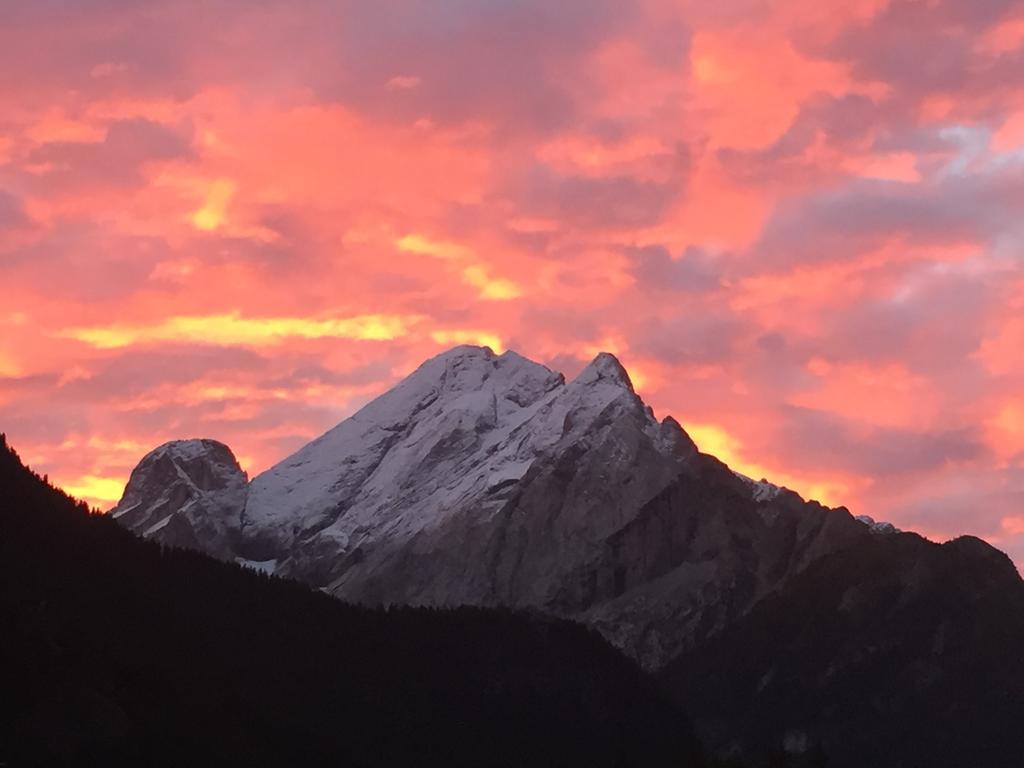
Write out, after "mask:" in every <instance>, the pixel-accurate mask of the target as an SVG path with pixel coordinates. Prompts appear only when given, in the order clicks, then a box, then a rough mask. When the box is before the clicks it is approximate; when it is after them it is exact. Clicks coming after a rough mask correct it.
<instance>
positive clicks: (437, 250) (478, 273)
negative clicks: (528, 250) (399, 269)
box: [395, 234, 522, 301]
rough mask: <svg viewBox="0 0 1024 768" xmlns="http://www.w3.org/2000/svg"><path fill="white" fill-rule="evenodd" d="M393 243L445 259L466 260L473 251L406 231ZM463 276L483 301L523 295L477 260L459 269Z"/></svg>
mask: <svg viewBox="0 0 1024 768" xmlns="http://www.w3.org/2000/svg"><path fill="white" fill-rule="evenodd" d="M395 246H396V247H397V248H398V249H399V250H401V251H405V252H406V253H422V254H424V255H426V256H433V257H434V258H437V259H443V260H445V261H469V260H470V259H472V257H473V252H472V251H471V250H470V249H469V248H467V247H465V246H463V245H459V244H458V243H452V242H448V241H443V240H431V239H430V238H428V237H424V236H423V235H416V234H411V235H406V236H405V237H401V238H399V239H398V240H396V241H395ZM462 280H463V282H465V283H466V284H467V285H471V286H473V287H474V288H476V289H477V290H478V291H479V292H480V293H479V296H480V298H481V299H484V300H486V301H507V300H509V299H516V298H518V297H519V296H520V295H522V291H521V290H520V289H519V286H518V285H516V284H515V283H513V282H512V281H511V280H505V279H503V278H494V277H491V276H490V275H489V274H488V272H487V269H486V268H485V267H483V266H482V265H480V264H470V265H468V266H466V267H464V268H463V270H462Z"/></svg>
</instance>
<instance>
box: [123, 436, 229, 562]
mask: <svg viewBox="0 0 1024 768" xmlns="http://www.w3.org/2000/svg"><path fill="white" fill-rule="evenodd" d="M247 480H248V478H246V476H245V472H243V471H242V468H241V467H239V466H238V462H237V461H236V459H235V457H234V455H233V454H232V453H231V449H230V448H228V447H227V446H226V445H224V444H223V443H218V442H217V441H216V440H176V441H173V442H169V443H165V444H164V445H161V446H160V447H158V448H155V449H153V450H152V451H150V452H149V453H148V454H146V456H145V457H144V458H143V459H142V461H140V462H139V464H138V466H137V467H135V469H134V470H133V471H132V474H131V477H130V478H129V480H128V485H127V486H126V487H125V490H124V495H123V496H122V497H121V501H120V502H118V505H117V506H116V507H114V509H113V510H111V515H112V516H113V517H114V518H115V519H116V520H117V521H118V522H119V523H121V524H122V525H125V526H126V527H128V528H131V529H132V530H134V531H137V532H139V533H140V534H141V535H142V536H144V537H145V538H153V539H155V540H157V541H160V542H161V543H164V544H168V545H175V546H184V547H191V548H194V549H203V550H206V551H208V552H210V554H213V555H215V556H216V557H221V558H226V557H229V556H230V553H231V551H232V547H233V544H234V541H235V540H236V539H237V536H238V529H239V519H240V516H241V514H242V510H243V509H244V508H245V500H246V497H247V495H248V483H247Z"/></svg>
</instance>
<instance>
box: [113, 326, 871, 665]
mask: <svg viewBox="0 0 1024 768" xmlns="http://www.w3.org/2000/svg"><path fill="white" fill-rule="evenodd" d="M242 478H243V476H242V474H241V470H240V469H239V468H238V466H237V463H235V461H234V458H233V456H231V453H230V451H229V450H228V449H227V448H226V447H225V446H223V445H221V444H219V443H216V442H214V441H209V440H205V441H197V440H189V441H183V442H179V443H170V444H168V445H164V446H161V447H160V448H158V449H156V450H155V451H154V452H152V453H151V454H149V455H148V456H146V457H145V458H144V459H143V460H142V462H141V463H140V464H139V466H138V468H136V470H135V471H134V472H133V473H132V477H131V480H130V481H129V483H128V486H127V488H126V489H125V494H124V497H123V498H122V500H121V502H120V503H119V504H118V505H117V507H115V508H114V510H112V512H113V515H114V517H115V518H116V519H117V520H118V521H120V522H122V523H123V524H125V525H126V526H128V527H129V528H131V529H132V530H134V531H136V532H137V533H140V534H141V535H143V536H146V537H149V538H154V539H156V540H159V541H163V542H165V543H169V544H176V545H184V546H189V547H193V548H196V549H201V550H203V551H206V552H208V553H210V554H212V555H214V556H216V557H219V558H222V559H228V560H237V561H241V562H246V563H249V564H252V565H255V566H256V567H259V568H261V569H263V570H266V571H270V572H274V573H277V574H280V575H285V576H290V577H294V578H297V579H300V580H302V581H305V582H307V583H310V584H312V585H314V586H316V587H319V588H321V589H324V590H325V591H327V592H329V593H331V594H334V595H337V596H339V597H342V598H344V599H346V600H350V601H354V602H363V603H369V604H377V603H385V604H388V603H402V604H414V605H462V604H471V605H506V606H514V607H521V608H531V609H539V610H542V611H545V612H548V613H551V614H553V615H557V616H564V617H572V618H577V619H580V620H582V621H585V622H587V623H589V624H591V625H593V626H595V627H596V628H598V629H599V630H600V631H601V632H602V633H603V634H605V636H606V637H608V638H609V639H611V640H612V641H613V642H614V643H615V644H616V645H618V646H619V647H621V648H623V649H624V650H626V651H627V652H628V653H630V654H631V655H633V656H634V657H636V658H638V659H639V660H641V661H642V662H643V663H644V664H645V665H646V666H649V667H657V666H659V665H661V664H663V663H664V662H665V661H667V660H668V659H670V658H671V657H673V656H674V655H676V654H677V653H679V652H680V651H681V650H684V649H686V648H688V647H690V646H692V645H693V644H694V643H695V642H697V641H699V640H701V639H702V638H705V637H707V636H710V635H712V634H714V633H715V632H717V631H719V630H720V629H721V628H723V627H724V626H726V625H727V624H728V623H729V622H731V621H732V620H734V619H735V618H737V617H738V616H740V615H742V614H743V613H745V612H746V611H747V610H748V609H749V608H750V607H751V606H752V605H754V604H755V603H756V602H757V601H758V600H760V599H761V598H762V597H763V596H764V595H766V594H769V593H771V592H772V591H774V590H776V589H777V588H778V587H779V586H780V585H781V584H783V583H785V582H786V580H787V579H789V578H790V577H791V576H793V575H794V574H796V573H799V572H800V571H802V570H803V569H804V568H805V567H807V565H809V564H810V563H811V562H813V561H814V560H816V559H817V558H820V557H822V556H823V555H825V554H828V553H829V552H832V551H835V550H836V549H839V548H842V547H844V546H846V545H847V544H849V543H850V542H851V541H853V540H856V539H858V538H863V537H865V536H868V535H869V533H870V529H869V528H868V527H867V526H866V525H864V524H863V523H861V522H858V521H856V520H854V519H853V518H852V517H851V516H850V515H849V514H848V513H847V512H846V511H845V510H843V509H840V510H829V509H827V508H825V507H822V506H821V505H819V504H817V503H814V502H810V503H806V502H804V501H803V500H802V499H800V498H799V497H798V496H797V495H796V494H795V493H792V492H790V491H786V490H784V489H781V488H778V487H776V486H771V485H770V484H768V483H754V482H753V481H749V480H747V479H746V478H743V477H741V476H738V475H736V474H735V473H733V472H731V471H729V470H728V468H727V467H725V465H723V464H722V463H720V462H718V461H717V460H715V459H714V458H712V457H710V456H706V455H703V454H700V453H699V452H698V450H697V447H696V446H695V445H694V443H693V441H692V440H691V439H690V437H689V436H688V435H687V434H686V432H685V431H684V430H683V428H682V427H681V426H680V425H679V423H678V422H677V421H676V420H675V419H672V418H671V417H667V418H665V419H664V420H662V421H660V422H659V421H658V420H657V419H656V418H655V417H654V413H653V411H652V410H651V409H650V408H649V407H647V406H646V405H645V404H644V403H643V401H642V400H641V399H640V397H639V396H638V395H637V394H636V393H635V391H634V390H633V386H632V384H631V382H630V379H629V374H628V373H627V372H626V370H625V368H623V366H622V365H621V363H620V362H619V361H618V360H617V359H616V358H615V357H614V356H613V355H610V354H608V353H601V354H599V355H598V356H597V357H596V358H595V359H594V360H593V361H592V362H591V363H590V364H589V365H588V366H587V367H586V368H584V369H583V370H582V371H581V372H580V374H579V375H578V376H577V377H576V378H575V379H573V380H572V381H569V382H567V381H566V380H565V377H564V376H562V375H561V374H559V373H556V372H554V371H552V370H550V369H548V368H547V367H545V366H543V365H540V364H538V363H535V362H532V361H530V360H527V359H526V358H524V357H522V356H520V355H518V354H516V353H515V352H505V353H504V354H501V355H496V354H494V353H493V352H492V351H491V350H490V349H487V348H485V347H471V346H460V347H456V348H454V349H451V350H449V351H447V352H444V353H443V354H440V355H438V356H436V357H434V358H431V359H430V360H427V361H426V362H425V363H423V364H422V365H421V366H420V367H419V368H417V369H416V370H415V371H414V372H413V373H412V374H410V375H409V376H408V377H407V378H405V379H404V380H403V381H401V382H400V383H398V384H397V385H396V386H395V387H394V388H392V389H391V390H389V391H388V392H386V393H384V394H383V395H381V396H380V397H378V398H377V399H375V400H373V401H372V402H370V403H369V404H367V405H366V406H365V407H363V408H362V409H361V410H359V411H358V412H357V413H355V414H354V415H352V416H351V417H350V418H348V419H346V420H344V421H342V422H341V423H340V424H338V425H337V426H336V427H334V428H333V429H331V430H330V431H328V432H327V433H325V434H324V435H322V436H320V437H318V438H317V439H315V440H313V441H312V442H311V443H309V444H308V445H306V446H305V447H303V448H301V449H300V450H299V451H297V452H296V453H294V454H293V455H291V456H289V457H287V458H286V459H284V460H283V461H281V462H280V463H278V464H276V465H275V466H273V467H271V468H270V469H268V470H267V471H266V472H263V473H262V474H260V475H257V476H256V477H255V478H253V480H252V482H250V483H249V484H248V485H247V486H246V485H245V484H244V482H243V479H242Z"/></svg>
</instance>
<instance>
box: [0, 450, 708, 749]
mask: <svg viewBox="0 0 1024 768" xmlns="http://www.w3.org/2000/svg"><path fill="white" fill-rule="evenodd" d="M197 457H200V459H201V460H197ZM202 457H205V459H204V458H202ZM206 459H209V460H210V461H211V462H215V463H216V464H217V466H218V467H220V469H222V470H223V471H221V472H216V471H213V468H212V467H209V468H208V467H206V464H205V463H204V462H205V460H206ZM232 464H233V463H232V462H230V461H228V460H227V454H225V453H224V449H223V448H222V447H221V446H218V445H216V444H209V443H193V444H190V445H180V446H178V447H177V448H176V449H173V450H169V451H166V452H165V453H164V455H163V456H159V457H156V458H155V459H154V460H153V461H152V462H151V463H149V464H147V465H146V466H145V467H144V468H143V469H142V470H141V471H140V475H142V476H144V477H147V478H150V479H159V480H161V481H169V482H170V486H168V488H167V489H166V490H167V491H168V493H167V495H166V496H164V497H162V498H161V499H156V500H155V501H154V502H153V504H152V506H153V509H154V514H156V513H157V511H158V510H157V507H156V505H157V504H165V506H164V507H163V509H167V508H169V507H168V506H166V505H173V504H175V503H180V504H181V505H182V508H181V509H180V510H178V511H177V512H175V514H180V515H181V519H182V522H181V523H180V525H181V527H182V529H184V527H185V525H186V524H189V525H191V524H196V529H195V530H196V531H198V532H199V533H200V534H201V535H207V534H209V535H215V536H221V535H222V534H224V532H228V533H227V534H224V535H226V536H227V537H228V538H230V531H231V530H232V529H231V527H230V526H227V527H221V526H220V525H219V524H216V520H221V518H220V517H218V516H219V515H220V514H221V513H222V512H223V511H224V504H222V502H223V501H224V500H225V499H227V498H229V497H230V496H231V494H232V493H234V492H236V491H237V482H236V481H237V479H238V478H237V475H236V474H235V473H234V471H233V470H232V469H231V466H232ZM172 469H173V471H171V470H172ZM178 469H181V474H179V472H178ZM208 470H209V471H208ZM183 475H184V476H183ZM130 503H135V502H130ZM136 509H138V508H136ZM200 509H202V510H205V511H206V512H207V513H208V514H209V515H211V516H213V517H214V518H215V520H214V521H212V522H211V521H204V520H202V519H201V518H200V517H199V516H198V510H200ZM125 514H126V515H129V514H131V513H130V512H126V513H125ZM138 514H139V515H140V516H139V517H138V518H137V519H138V521H139V523H138V524H139V525H145V526H146V530H149V531H150V532H151V533H150V541H143V540H140V539H139V538H137V537H135V536H133V535H131V534H129V533H128V532H127V531H125V530H124V529H123V528H120V527H119V526H118V525H116V524H115V523H114V522H113V521H112V520H110V519H109V518H108V517H106V516H100V515H91V514H89V512H88V509H87V508H86V507H85V505H84V504H80V503H77V502H75V501H74V500H73V499H71V498H70V497H68V496H66V495H64V494H63V493H61V492H60V491H58V490H56V489H54V488H53V487H51V486H50V485H49V484H48V483H46V482H45V481H44V480H43V479H42V478H40V477H38V476H37V475H35V474H33V473H31V472H30V471H29V470H28V469H26V468H25V467H24V466H23V465H22V464H21V462H20V460H19V459H18V457H17V454H15V453H14V452H13V451H12V450H11V449H10V448H9V447H8V446H7V445H6V442H5V440H4V439H3V437H2V436H0V616H2V617H3V624H2V627H3V631H2V632H0V680H2V681H3V687H2V692H3V695H2V696H0V764H3V765H12V766H30V765H46V766H72V765H74V766H88V765H96V766H100V765H102V766H110V765H122V764H124V765H147V766H165V765H166V766H180V765H252V766H261V765H267V766H281V765H327V764H332V765H351V766H399V765H401V766H407V765H444V766H562V765H564V766H612V765H613V764H614V765H635V766H641V765H642V766H648V765H650V766H677V767H678V766H688V765H692V764H694V761H695V756H694V755H695V752H696V746H695V742H694V741H693V739H692V737H691V736H690V735H689V733H690V732H689V728H688V726H687V723H686V720H685V719H684V718H683V717H682V716H681V715H680V714H679V711H678V709H677V708H675V707H674V706H673V705H672V704H671V703H670V702H669V701H668V699H667V698H666V697H665V696H664V695H663V694H662V693H661V692H660V691H659V690H658V689H657V688H656V687H655V685H654V684H653V682H652V681H651V680H650V679H649V678H647V677H646V676H645V675H644V674H643V673H642V672H641V671H640V670H639V669H638V668H637V667H636V666H635V665H634V664H633V663H631V662H629V661H628V660H627V659H626V658H624V657H623V656H622V655H621V654H619V653H618V652H616V651H615V650H613V649H612V648H611V647H609V646H608V645H607V644H606V643H605V642H604V641H603V640H601V638H600V637H599V636H598V635H597V634H596V633H594V632H591V631H588V630H587V629H585V628H583V627H581V626H579V625H577V624H573V623H569V622H564V621H559V620H552V619H546V618H542V617H537V616H534V617H529V616H525V615H522V614H518V613H514V612H511V611H507V610H483V609H474V608H461V609H458V610H436V609H413V608H402V609H393V610H388V611H385V610H380V609H369V608H359V607H354V606H348V605H344V604H342V603H340V602H339V601H336V600H333V599H331V598H329V597H327V596H325V595H322V594H318V593H317V592H315V591H313V590H310V589H309V588H308V587H306V586H304V585H301V584H299V583H297V582H294V581H289V580H284V579H271V578H268V577H267V576H266V575H264V574H261V573H259V572H257V571H254V570H252V569H248V568H241V567H238V566H236V565H231V564H226V563H221V562H217V561H216V560H213V559H211V558H209V557H207V556H206V555H203V554H200V553H196V552H190V551H188V550H185V549H180V548H165V547H162V546H160V545H158V544H157V543H156V542H155V541H153V539H156V538H159V536H160V535H167V534H165V532H166V531H168V530H173V528H172V526H177V525H179V523H178V522H175V521H173V520H172V522H170V523H167V524H166V525H164V526H162V527H156V528H154V526H159V523H160V522H161V520H163V519H165V518H160V520H156V521H155V522H154V521H153V520H152V518H149V519H146V518H144V517H142V516H141V513H138ZM190 514H194V515H197V516H196V517H194V518H192V519H191V520H190V518H189V517H188V515H190ZM225 519H226V518H225ZM208 523H209V524H208ZM175 535H179V534H175ZM180 541H184V542H195V541H196V539H195V538H189V537H188V536H185V537H184V538H183V539H181V540H180Z"/></svg>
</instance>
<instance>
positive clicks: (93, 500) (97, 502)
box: [60, 475, 124, 507]
mask: <svg viewBox="0 0 1024 768" xmlns="http://www.w3.org/2000/svg"><path fill="white" fill-rule="evenodd" d="M60 485H61V487H62V488H63V489H64V490H65V491H67V492H68V493H70V494H71V495H72V496H75V497H76V498H79V499H82V500H83V501H85V502H86V503H88V504H91V505H92V506H97V507H107V506H112V505H113V504H115V503H117V501H118V499H120V498H121V493H122V492H123V491H124V480H120V479H117V478H114V477H100V476H98V475H85V476H84V477H80V478H78V480H76V481H74V482H71V483H61V484H60Z"/></svg>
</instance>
